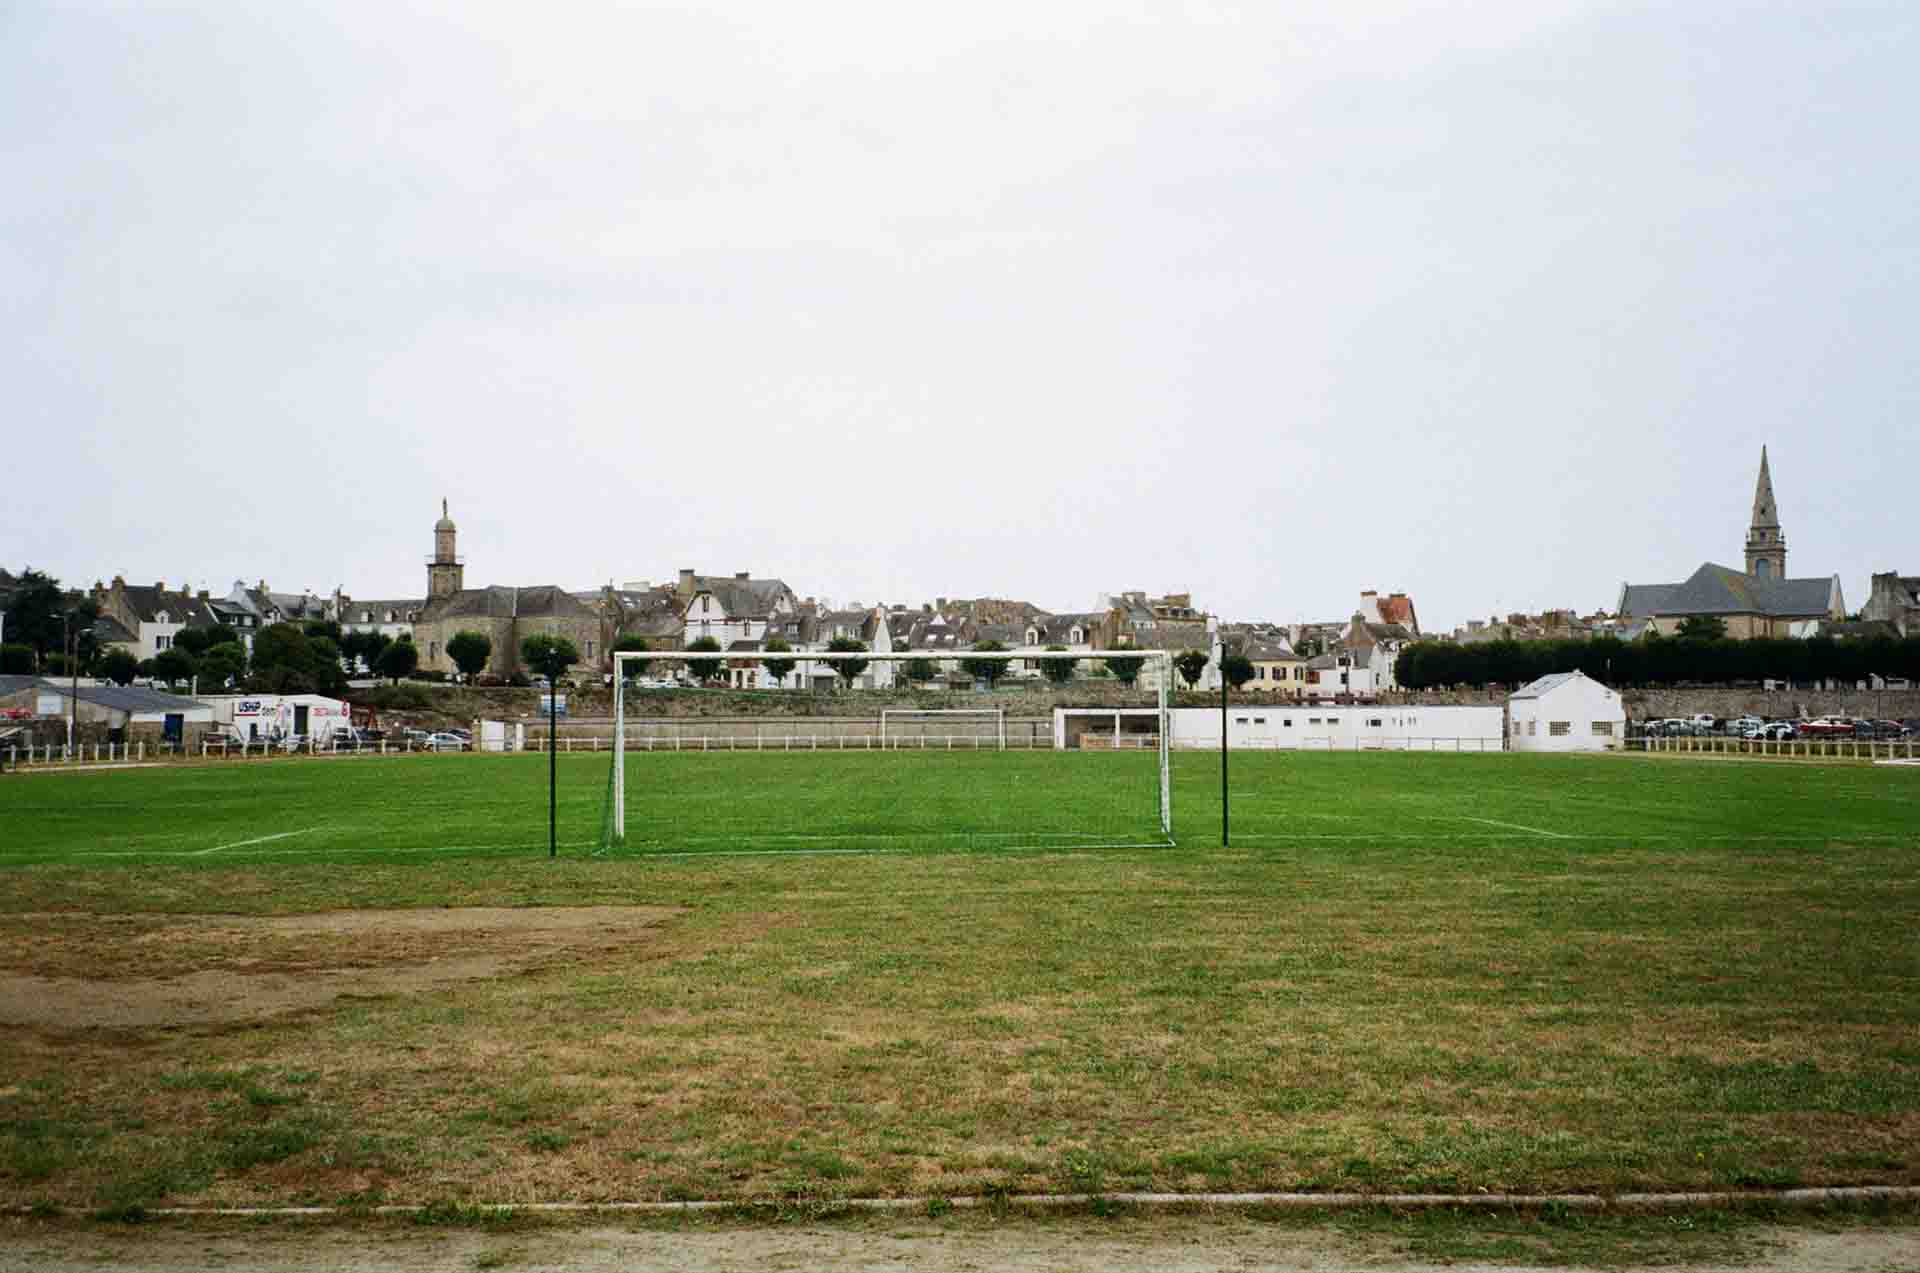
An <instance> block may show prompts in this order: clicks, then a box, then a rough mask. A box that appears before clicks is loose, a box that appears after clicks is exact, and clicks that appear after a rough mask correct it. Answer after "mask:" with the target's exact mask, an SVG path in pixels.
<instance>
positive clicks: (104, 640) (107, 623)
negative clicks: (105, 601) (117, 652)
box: [93, 614, 140, 645]
mask: <svg viewBox="0 0 1920 1273" xmlns="http://www.w3.org/2000/svg"><path fill="white" fill-rule="evenodd" d="M93 639H94V640H95V641H97V642H99V643H100V644H101V645H132V644H133V643H135V642H137V641H138V640H139V639H140V638H139V637H137V636H135V635H134V634H133V633H131V632H129V631H127V626H126V625H125V624H124V623H121V622H120V621H119V620H118V619H116V618H114V617H113V616H112V615H110V614H103V615H101V616H100V617H99V618H97V619H95V620H94V621H93Z"/></svg>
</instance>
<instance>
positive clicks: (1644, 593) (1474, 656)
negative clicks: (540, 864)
mask: <svg viewBox="0 0 1920 1273" xmlns="http://www.w3.org/2000/svg"><path fill="white" fill-rule="evenodd" d="M458 537H459V531H458V527H457V526H456V525H455V523H454V520H453V517H452V515H451V511H450V509H449V508H448V506H447V503H446V502H445V501H442V504H441V511H440V517H439V519H438V520H437V521H435V522H434V524H433V529H432V548H433V551H432V554H431V556H430V557H428V559H427V565H426V578H425V580H424V583H425V589H424V595H421V596H410V597H380V598H365V597H357V596H355V595H353V594H352V593H350V592H348V591H346V590H345V589H344V588H336V589H335V590H334V591H333V592H332V593H331V594H330V595H318V594H315V593H313V592H310V591H309V592H298V593H289V592H281V591H276V590H275V589H274V588H272V587H271V586H270V585H269V583H268V582H267V580H266V579H264V578H262V579H259V580H257V581H256V582H254V583H252V584H248V583H246V582H245V581H244V580H236V581H234V583H233V585H232V586H231V587H230V588H229V589H228V590H227V591H226V592H224V593H219V594H216V593H214V592H213V591H212V590H210V589H207V588H195V587H193V586H191V585H189V584H188V583H186V582H185V581H184V578H183V579H182V581H181V582H179V583H176V584H175V585H173V586H171V587H169V586H168V584H167V583H166V582H165V581H164V580H161V581H155V582H153V583H151V584H137V583H129V582H128V581H127V580H126V579H125V578H123V577H121V576H119V575H115V576H114V577H113V579H112V581H111V582H104V581H96V582H94V583H93V585H92V586H91V587H90V588H86V589H84V590H78V589H73V588H71V587H66V588H63V587H61V586H60V585H59V582H58V581H55V580H51V579H48V578H47V577H46V576H44V575H40V574H38V573H37V572H33V571H26V572H24V573H23V574H21V575H14V574H12V573H9V572H7V571H4V570H0V606H4V608H5V611H6V613H7V616H8V618H7V626H6V627H5V628H4V629H3V630H0V645H3V646H4V666H0V673H10V674H16V675H36V674H38V675H44V674H46V673H49V672H66V671H71V670H76V669H75V664H78V665H79V666H80V667H81V668H84V670H86V671H88V672H89V673H91V674H95V675H102V676H104V677H105V678H106V679H108V680H111V681H115V682H117V683H120V684H127V683H128V682H130V681H132V680H135V679H136V678H138V679H143V680H148V681H153V682H164V683H168V684H174V683H182V682H186V681H188V680H192V681H194V682H196V683H197V688H198V689H199V690H200V691H202V692H206V691H208V690H209V689H214V690H218V689H221V688H225V687H227V686H229V685H231V686H233V687H235V688H239V687H241V686H242V685H247V686H248V687H249V688H261V689H266V688H271V689H308V690H312V689H319V690H327V689H332V688H338V686H337V684H330V682H336V681H341V680H344V678H345V677H346V676H350V675H354V674H360V675H372V674H376V673H380V674H387V675H396V676H398V675H411V676H416V677H423V678H426V679H434V680H438V679H467V680H470V681H472V682H474V683H477V684H481V685H486V684H517V683H525V681H526V678H527V676H528V672H529V669H527V668H526V667H524V666H523V662H522V658H523V656H522V650H523V646H524V643H525V642H526V639H527V638H529V637H534V636H543V637H552V638H559V639H561V640H564V641H565V642H566V643H567V644H568V645H569V646H570V647H571V649H572V651H573V653H574V655H575V656H576V658H575V662H574V663H573V665H572V668H571V673H572V674H573V675H574V676H576V677H579V676H592V675H596V674H597V675H598V676H601V677H605V676H608V675H610V674H611V669H612V667H613V660H612V657H611V656H612V654H613V653H614V652H615V651H616V650H645V651H652V652H659V653H661V654H663V655H672V654H687V653H698V654H704V655H707V656H709V657H708V658H706V659H704V660H702V661H701V664H700V666H703V667H704V668H705V669H707V670H709V671H711V673H712V675H711V676H710V677H707V678H704V679H706V680H708V681H709V682H710V683H721V684H725V685H726V686H728V687H730V688H734V689H744V690H778V689H792V690H798V689H815V688H822V687H827V686H832V685H834V684H836V683H837V680H838V678H837V677H836V674H835V672H834V670H833V667H832V665H831V664H830V663H827V662H823V661H809V660H808V659H807V658H806V657H805V656H806V655H807V654H809V653H817V652H821V651H826V650H828V649H830V648H841V649H849V650H857V649H865V650H869V651H873V652H877V653H896V652H902V651H912V652H922V651H924V652H925V653H926V655H927V658H926V659H925V660H923V661H918V662H916V663H914V664H906V663H901V662H897V661H876V662H874V663H872V664H871V665H869V666H868V667H867V668H866V669H863V670H862V672H861V673H860V674H859V676H858V677H857V678H856V679H855V682H854V683H855V685H856V687H858V688H865V689H889V688H892V687H894V685H895V684H896V683H897V681H899V680H900V679H901V678H902V677H909V676H911V677H912V678H913V679H923V680H938V679H943V678H953V679H955V680H959V679H969V678H967V673H966V672H965V670H964V669H963V667H962V664H963V662H964V660H963V656H964V655H967V654H969V653H972V652H984V651H1009V652H1014V653H1029V654H1032V653H1038V652H1041V651H1068V652H1071V653H1076V654H1084V655H1086V656H1088V657H1087V658H1086V659H1084V660H1082V661H1080V662H1078V663H1075V664H1069V665H1066V668H1067V669H1068V670H1066V671H1065V672H1061V671H1060V670H1059V668H1058V666H1056V672H1055V674H1056V675H1057V676H1062V677H1074V676H1077V677H1083V678H1084V677H1100V676H1105V675H1109V674H1110V670H1109V669H1108V668H1107V667H1106V666H1103V662H1102V660H1100V658H1099V657H1098V656H1100V655H1101V654H1103V653H1104V654H1111V653H1114V652H1118V651H1125V650H1164V651H1168V652H1170V653H1173V654H1175V655H1183V654H1184V655H1187V656H1188V657H1187V658H1186V659H1184V660H1178V659H1177V660H1176V661H1175V663H1176V666H1178V667H1179V668H1180V673H1179V675H1180V680H1181V682H1182V683H1183V684H1184V685H1185V686H1187V687H1189V688H1195V689H1202V690H1204V689H1212V688H1218V687H1219V685H1220V683H1221V681H1222V679H1223V678H1224V679H1225V680H1227V681H1228V682H1230V683H1231V684H1232V685H1233V686H1234V688H1236V689H1238V690H1242V691H1250V692H1256V693H1260V692H1264V693H1266V694H1270V695H1273V696H1277V697H1280V698H1289V699H1300V700H1315V699H1325V698H1337V699H1347V700H1354V701H1367V700H1370V699H1373V698H1375V697H1377V696H1379V695H1381V694H1384V693H1389V692H1393V691H1398V690H1403V689H1422V688H1428V687H1432V686H1435V685H1446V684H1462V683H1464V684H1485V683H1489V682H1499V683H1506V684H1518V683H1522V682H1525V681H1528V680H1531V679H1534V677H1536V676H1538V675H1544V674H1549V673H1553V672H1558V671H1564V670H1570V666H1571V665H1573V664H1578V665H1579V666H1581V667H1582V668H1583V669H1584V670H1585V671H1586V672H1587V673H1588V674H1589V675H1592V676H1595V677H1596V678H1600V679H1610V680H1612V679H1634V680H1637V681H1640V682H1642V683H1645V682H1666V681H1670V680H1674V679H1677V676H1678V673H1676V672H1675V671H1674V668H1675V667H1677V666H1678V664H1677V663H1675V660H1676V659H1680V658H1681V655H1680V654H1678V653H1673V652H1667V653H1662V651H1669V650H1670V646H1671V649H1677V648H1678V644H1677V643H1679V642H1681V641H1685V640H1688V639H1692V640H1694V641H1695V642H1696V647H1689V648H1691V649H1693V651H1694V652H1693V653H1691V654H1689V655H1687V656H1686V657H1687V658H1689V659H1691V663H1689V665H1688V666H1689V667H1692V666H1694V665H1697V664H1698V663H1699V661H1700V659H1701V657H1703V656H1702V655H1701V654H1700V653H1699V651H1698V648H1697V645H1698V644H1699V643H1706V642H1713V643H1723V642H1726V641H1736V642H1746V643H1750V647H1751V649H1753V650H1763V649H1767V648H1771V646H1770V645H1769V644H1768V643H1774V642H1782V641H1792V642H1815V641H1819V640H1821V639H1826V640H1828V641H1829V642H1832V641H1839V642H1851V643H1854V645H1856V646H1860V647H1862V648H1867V647H1872V648H1878V649H1882V650H1888V651H1894V652H1893V653H1890V654H1887V655H1886V656H1885V657H1883V658H1881V659H1880V662H1881V663H1882V664H1884V666H1866V667H1858V666H1855V665H1856V664H1858V662H1859V660H1858V659H1857V658H1856V659H1854V660H1853V661H1852V662H1850V663H1848V664H1847V666H1846V668H1845V669H1844V671H1845V672H1846V673H1847V674H1848V675H1853V674H1859V675H1864V676H1867V677H1870V678H1875V679H1877V680H1879V681H1881V682H1882V683H1885V682H1888V681H1891V680H1903V679H1904V678H1906V677H1909V676H1912V675H1914V674H1916V672H1920V669H1912V668H1909V667H1907V666H1905V664H1906V663H1907V662H1910V661H1911V653H1912V647H1911V645H1909V644H1906V643H1905V641H1904V639H1905V638H1908V637H1915V636H1920V577H1915V576H1910V575H1903V574H1901V573H1899V572H1898V571H1887V572H1883V573H1878V574H1875V575H1873V577H1872V592H1871V595H1870V596H1869V597H1868V599H1867V601H1866V604H1865V605H1864V606H1863V607H1862V608H1861V610H1860V611H1859V612H1858V613H1850V612H1849V611H1848V609H1847V603H1846V599H1845V597H1844V595H1843V593H1842V589H1841V584H1840V576H1839V575H1838V574H1837V573H1835V574H1825V575H1811V576H1799V577H1795V576H1793V575H1790V574H1789V573H1788V567H1787V538H1786V534H1785V531H1784V530H1783V529H1782V526H1781V523H1780V517H1779V511H1778V505H1777V503H1776V501H1775V498H1774V491H1773V479H1772V474H1771V471H1770V468H1769V463H1768V458H1767V454H1766V452H1765V450H1764V449H1763V450H1762V452H1761V455H1760V468H1759V475H1758V479H1757V481H1756V484H1755V489H1754V496H1753V512H1752V519H1751V523H1750V525H1749V526H1748V529H1747V533H1746V540H1745V563H1744V567H1743V568H1735V567H1731V566H1723V565H1719V564H1717V563H1715V562H1713V561H1706V562H1703V563H1702V564H1701V565H1700V567H1699V568H1698V569H1697V570H1695V571H1694V572H1693V573H1692V574H1691V575H1689V576H1688V577H1687V578H1685V579H1682V580H1678V581H1675V582H1670V583H1631V582H1629V583H1624V584H1622V585H1621V588H1620V592H1619V596H1618V598H1617V600H1616V602H1615V604H1614V606H1613V608H1612V609H1611V610H1602V611H1597V612H1595V613H1591V614H1586V615H1582V614H1578V613H1576V612H1574V611H1571V610H1549V611H1545V612H1542V613H1539V614H1508V615H1505V616H1498V615H1495V616H1491V617H1489V618H1487V619H1484V620H1480V619H1476V620H1472V621H1469V622H1468V623H1466V624H1465V625H1463V626H1461V627H1459V628H1456V629H1454V630H1453V631H1451V632H1445V633H1430V632H1424V631H1422V629H1421V626H1420V620H1419V616H1418V613H1417V611H1416V608H1415V605H1414V600H1413V597H1412V596H1410V595H1409V594H1408V593H1406V592H1400V591H1394V592H1384V593H1383V592H1378V591H1374V590H1372V589H1364V590H1359V591H1358V592H1357V596H1356V604H1355V606H1354V608H1353V610H1352V611H1351V613H1349V614H1348V615H1345V616H1342V617H1338V618H1333V619H1328V620H1325V621H1320V622H1296V623H1275V622H1266V621H1260V620H1256V619H1251V618H1231V617H1226V616H1221V615H1217V614H1214V613H1211V612H1209V611H1208V610H1207V609H1205V608H1204V607H1203V606H1202V605H1201V604H1199V603H1197V602H1196V599H1195V597H1194V595H1193V594H1192V593H1190V592H1173V593H1167V594H1164V595H1159V596H1155V595H1151V594H1149V593H1148V592H1145V591H1137V590H1136V591H1119V592H1105V593H1100V592H1092V590H1090V592H1092V596H1093V599H1094V603H1093V604H1092V605H1091V606H1090V607H1089V608H1087V609H1085V610H1055V609H1050V608H1048V607H1046V606H1043V605H1040V604H1037V603H1035V602H1031V601H1025V600H1015V599H1009V598H997V597H974V598H953V597H944V596H942V597H935V598H933V599H931V600H922V601H916V602H879V601H876V602H866V601H860V600H848V601H845V602H843V603H839V604H836V603H835V602H833V601H831V600H829V599H828V598H825V597H819V596H813V595H802V593H801V592H799V591H798V590H797V589H796V588H795V587H794V586H793V585H791V584H789V583H788V582H787V581H786V580H784V579H780V578H769V577H760V576H756V575H755V574H753V572H752V571H750V570H740V571H736V572H734V573H731V574H703V573H701V572H700V571H699V570H698V569H697V568H695V567H683V568H681V569H679V571H678V572H677V574H676V575H675V576H674V577H672V578H670V579H662V580H660V581H659V582H652V581H648V580H632V581H626V582H622V583H618V584H615V583H613V582H609V583H607V584H604V585H602V586H599V587H594V588H587V589H574V588H567V587H565V586H562V585H560V584H557V583H536V584H518V585H506V584H487V585H484V586H480V587H469V586H467V578H466V563H465V561H464V559H463V558H462V557H461V555H460V551H459V544H458ZM282 629H288V630H290V631H297V632H299V633H300V634H302V635H304V636H305V637H307V638H309V639H310V640H322V641H331V642H332V643H333V647H334V648H331V649H329V648H327V647H324V646H322V647H320V651H321V653H322V654H323V655H324V656H325V657H323V658H322V659H321V660H319V662H326V661H328V660H329V659H334V660H337V661H338V663H339V666H340V675H339V677H338V678H336V677H334V676H332V675H331V673H330V669H327V668H315V667H314V663H315V660H314V658H313V652H312V651H308V652H307V653H306V655H305V656H304V657H305V658H306V659H307V660H308V665H309V669H310V674H309V675H305V676H302V675H301V674H300V672H301V668H300V665H299V660H298V659H296V658H294V657H293V656H292V655H291V654H289V653H288V651H287V650H284V649H281V648H279V647H278V646H276V647H275V648H274V649H273V650H271V651H263V650H262V649H261V647H260V642H262V641H263V640H266V641H269V642H270V643H272V642H274V641H276V640H277V641H279V644H280V645H288V644H290V643H291V642H292V640H293V638H292V636H290V635H289V636H287V637H285V638H276V637H273V636H270V635H269V634H271V633H274V632H276V631H277V630H282ZM1663 642H1667V643H1670V645H1663V644H1662V643H1663ZM1569 643H1574V644H1578V645H1580V646H1581V647H1582V648H1581V649H1580V650H1579V651H1578V652H1576V653H1570V652H1569ZM395 647H404V648H401V649H398V650H396V649H395ZM1724 648H1725V647H1724V646H1722V647H1721V649H1722V651H1723V653H1722V654H1721V655H1720V656H1719V657H1721V658H1722V659H1723V661H1724V660H1725V659H1727V658H1730V657H1731V656H1728V655H1725V654H1724ZM1808 648H1809V649H1813V648H1816V647H1814V646H1809V647H1808ZM1551 650H1557V651H1558V653H1557V654H1555V653H1543V651H1551ZM778 655H791V656H793V657H785V658H780V657H775V658H771V659H770V657H769V656H778ZM1766 657H1768V658H1775V657H1780V656H1776V655H1767V656H1766ZM1796 657H1797V656H1796ZM1827 657H1828V661H1830V662H1831V661H1834V658H1833V656H1827ZM1543 659H1544V660H1545V662H1543V661H1542V660H1543ZM1556 659H1557V660H1558V661H1559V662H1562V663H1568V664H1569V667H1559V666H1551V665H1550V664H1551V663H1553V662H1554V661H1555V660H1556ZM769 662H771V663H772V664H773V666H772V668H770V667H769V666H768V664H769ZM1751 662H1752V657H1748V658H1747V659H1746V660H1745V663H1751ZM1804 664H1805V660H1804V659H1798V660H1797V663H1796V666H1797V667H1798V668H1799V670H1800V671H1802V672H1805V671H1807V670H1808V669H1807V668H1806V667H1805V666H1804ZM1153 666H1159V665H1158V664H1155V665H1153ZM1010 667H1012V668H1014V669H1017V670H1016V671H1013V672H1011V673H1010V674H1011V675H1017V676H1022V677H1028V678H1031V679H1036V680H1037V679H1040V678H1041V677H1042V675H1043V673H1042V670H1041V669H1042V668H1043V667H1044V664H1043V663H1041V662H1040V661H1038V660H1036V661H1035V662H1034V664H1033V665H1032V666H1026V667H1022V666H1021V665H1020V664H1018V663H1014V664H1011V665H1010ZM289 668H290V669H291V670H290V671H289ZM249 669H252V670H253V671H255V672H262V671H265V670H268V669H273V670H275V672H276V675H275V676H274V677H272V678H269V679H272V680H273V681H274V682H275V683H273V684H271V685H266V684H259V683H253V682H249V681H248V679H247V678H248V674H249ZM1743 669H1744V663H1743ZM1745 670H1746V671H1749V672H1750V671H1751V669H1745ZM1709 671H1711V669H1709ZM1635 672H1637V673H1638V675H1632V674H1633V673H1635ZM1812 672H1813V674H1814V675H1827V674H1828V673H1829V669H1828V668H1826V667H1824V666H1822V667H1816V668H1813V669H1812ZM1623 674H1628V675H1623ZM1768 674H1769V673H1768V672H1767V671H1766V669H1764V668H1763V669H1760V670H1759V671H1758V672H1757V673H1755V675H1757V676H1764V675H1768ZM1773 674H1777V675H1780V676H1785V675H1787V674H1788V669H1786V668H1782V669H1781V670H1780V671H1778V672H1777V673H1773ZM1698 679H1706V680H1712V679H1716V678H1715V677H1713V676H1711V675H1703V676H1701V677H1699V678H1698ZM1717 679H1721V680H1730V679H1736V678H1734V677H1732V676H1726V677H1720V678H1717ZM1173 688H1179V686H1175V687H1173Z"/></svg>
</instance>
